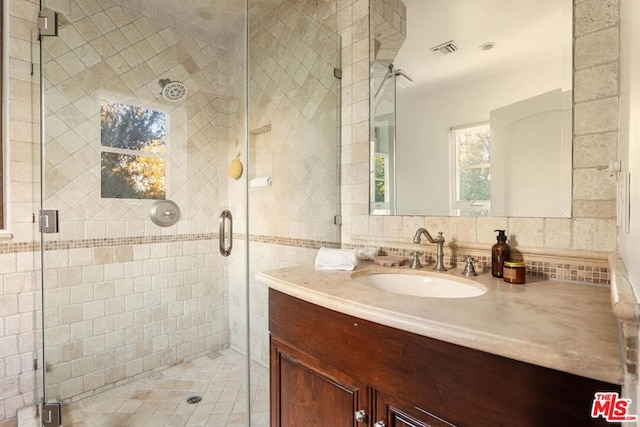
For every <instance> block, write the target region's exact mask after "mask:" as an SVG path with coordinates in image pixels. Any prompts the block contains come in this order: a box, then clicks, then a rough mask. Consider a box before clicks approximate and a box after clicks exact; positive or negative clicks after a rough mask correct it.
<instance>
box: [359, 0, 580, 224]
mask: <svg viewBox="0 0 640 427" xmlns="http://www.w3.org/2000/svg"><path fill="white" fill-rule="evenodd" d="M401 1H402V3H403V4H404V7H406V15H405V11H404V10H396V11H395V12H394V13H390V12H389V8H390V7H393V6H392V5H393V4H397V5H398V7H400V8H402V6H403V5H402V4H399V3H400V0H398V1H397V2H396V1H393V2H387V1H385V0H371V88H370V90H371V94H370V95H371V98H370V99H371V120H370V122H371V132H370V135H371V138H370V140H371V156H370V175H371V176H370V213H371V214H374V215H375V214H380V215H435V216H506V217H570V216H571V194H572V192H571V182H572V181H571V178H572V134H573V132H572V116H573V114H572V111H573V108H572V107H573V95H572V65H573V61H572V58H573V55H572V45H573V31H572V30H573V10H572V0H518V1H517V2H513V1H511V0H401ZM387 3H388V4H387ZM403 15H405V16H406V26H405V21H404V16H403Z"/></svg>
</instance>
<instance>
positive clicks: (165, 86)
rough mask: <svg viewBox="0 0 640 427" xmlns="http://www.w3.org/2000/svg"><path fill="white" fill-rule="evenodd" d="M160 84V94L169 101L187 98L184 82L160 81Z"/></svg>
mask: <svg viewBox="0 0 640 427" xmlns="http://www.w3.org/2000/svg"><path fill="white" fill-rule="evenodd" d="M158 83H160V86H161V87H162V91H161V92H160V94H161V95H162V96H163V97H164V99H166V100H167V101H174V102H175V101H180V100H182V99H183V98H184V97H185V96H187V87H186V86H185V85H184V83H182V82H178V81H171V80H170V79H160V81H159V82H158Z"/></svg>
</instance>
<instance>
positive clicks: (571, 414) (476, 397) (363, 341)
mask: <svg viewBox="0 0 640 427" xmlns="http://www.w3.org/2000/svg"><path fill="white" fill-rule="evenodd" d="M269 329H270V333H271V350H270V351H271V362H270V363H271V372H270V379H271V425H272V427H294V426H295V427H302V426H304V427H315V426H317V427H328V426H331V427H334V426H352V427H364V426H367V427H382V426H385V427H389V426H394V427H408V426H411V427H423V426H433V427H441V426H452V425H453V426H474V427H476V426H478V427H481V426H491V427H497V426H515V425H517V426H519V427H527V426H536V427H539V426H542V425H566V426H591V425H607V426H611V425H614V424H611V423H608V422H606V421H605V420H604V419H602V418H597V419H593V418H591V416H590V410H591V404H592V401H593V398H594V394H595V392H596V391H615V392H618V393H620V386H619V385H615V384H609V383H606V382H602V381H596V380H592V379H588V378H584V377H580V376H577V375H572V374H568V373H565V372H560V371H556V370H553V369H548V368H543V367H540V366H536V365H531V364H528V363H524V362H519V361H516V360H512V359H508V358H505V357H500V356H496V355H492V354H489V353H485V352H482V351H477V350H473V349H469V348H466V347H462V346H458V345H454V344H449V343H446V342H443V341H439V340H435V339H431V338H428V337H424V336H420V335H416V334H412V333H409V332H406V331H402V330H398V329H394V328H390V327H387V326H384V325H380V324H377V323H373V322H369V321H366V320H362V319H358V318H356V317H352V316H348V315H345V314H342V313H338V312H335V311H332V310H329V309H326V308H323V307H320V306H317V305H314V304H311V303H308V302H305V301H302V300H299V299H297V298H294V297H291V296H289V295H286V294H283V293H281V292H278V291H275V290H273V289H270V290H269ZM359 410H362V411H364V412H365V413H366V417H364V419H363V420H362V421H357V420H356V417H355V414H356V411H359ZM380 421H382V422H384V424H376V423H379V422H380Z"/></svg>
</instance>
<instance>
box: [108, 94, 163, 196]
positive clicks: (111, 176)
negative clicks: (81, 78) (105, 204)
mask: <svg viewBox="0 0 640 427" xmlns="http://www.w3.org/2000/svg"><path fill="white" fill-rule="evenodd" d="M100 133H101V152H102V153H101V195H102V198H118V199H165V196H166V182H165V171H166V158H165V156H166V138H167V116H166V114H165V113H163V112H160V111H155V110H151V109H148V108H143V107H137V106H133V105H127V104H121V103H118V102H113V101H108V100H105V99H103V100H102V107H101V111H100Z"/></svg>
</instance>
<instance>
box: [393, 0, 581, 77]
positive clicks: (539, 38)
mask: <svg viewBox="0 0 640 427" xmlns="http://www.w3.org/2000/svg"><path fill="white" fill-rule="evenodd" d="M402 1H403V2H404V3H405V5H406V7H407V39H406V41H405V42H404V44H403V46H402V48H401V49H400V51H399V53H398V55H397V57H396V60H395V61H394V67H395V68H396V69H398V68H401V69H403V70H404V71H405V72H406V73H407V74H408V75H409V76H411V77H412V78H413V79H414V81H415V83H416V85H428V84H432V85H433V84H437V85H445V84H450V83H453V81H454V80H455V81H464V80H471V79H475V78H478V77H481V76H486V75H491V74H493V73H495V72H496V70H501V71H505V70H510V69H515V68H518V67H523V66H527V65H530V64H533V63H541V62H545V61H549V60H553V59H559V57H560V56H562V54H563V53H565V54H566V53H567V52H571V44H572V25H571V22H572V21H571V20H572V16H571V7H572V5H571V3H572V2H571V0H481V1H480V0H402ZM449 40H454V41H455V42H456V44H457V46H458V51H457V52H455V53H452V54H450V55H446V56H443V57H437V56H435V55H434V54H433V53H432V52H431V50H430V48H431V47H432V46H435V45H438V44H441V43H444V42H447V41H449ZM560 40H564V42H562V43H560V42H559V41H560ZM486 42H495V43H496V47H495V48H494V49H492V50H489V51H481V50H480V49H478V47H479V46H480V45H481V44H483V43H486ZM569 63H570V62H569Z"/></svg>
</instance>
